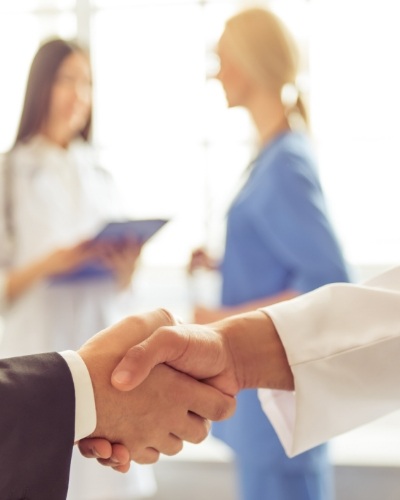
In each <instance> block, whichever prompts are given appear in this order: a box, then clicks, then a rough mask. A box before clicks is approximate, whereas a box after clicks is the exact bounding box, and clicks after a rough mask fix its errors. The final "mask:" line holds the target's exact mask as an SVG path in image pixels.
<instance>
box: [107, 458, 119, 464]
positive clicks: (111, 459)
mask: <svg viewBox="0 0 400 500" xmlns="http://www.w3.org/2000/svg"><path fill="white" fill-rule="evenodd" d="M109 460H110V462H111V463H112V464H115V465H120V462H119V460H117V459H115V458H113V457H110V459H109Z"/></svg>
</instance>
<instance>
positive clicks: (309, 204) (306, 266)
mask: <svg viewBox="0 0 400 500" xmlns="http://www.w3.org/2000/svg"><path fill="white" fill-rule="evenodd" d="M268 182H269V186H268V189H269V190H270V192H269V196H265V197H264V198H260V200H259V201H258V203H256V204H255V205H254V208H255V210H254V214H253V215H254V217H255V218H256V219H257V218H260V217H262V218H263V221H262V222H261V221H260V222H259V223H256V224H255V226H256V228H257V230H258V231H260V235H261V237H262V238H265V239H266V244H268V245H269V246H270V247H271V248H272V249H273V251H274V252H275V254H276V256H277V258H278V259H279V260H280V261H281V262H282V263H283V264H284V265H285V267H286V268H287V269H289V271H290V275H291V284H290V288H292V289H293V290H295V291H297V292H300V293H304V292H308V291H311V290H313V289H314V288H317V287H319V286H322V285H324V284H326V283H331V282H339V281H340V282H342V281H344V282H346V281H349V276H348V272H347V269H346V264H345V262H344V259H343V256H342V253H341V250H340V247H339V244H338V241H337V239H336V237H335V234H334V231H333V228H332V225H331V223H330V222H329V220H328V216H327V213H326V207H325V202H324V198H323V193H322V190H321V187H320V184H319V181H318V178H317V175H316V173H315V172H314V170H313V167H312V166H311V165H309V164H308V163H307V161H306V160H304V159H302V158H300V157H297V156H295V155H291V154H288V153H286V154H282V155H281V157H280V158H279V161H278V162H277V163H276V164H275V165H274V166H273V168H271V170H270V175H269V179H268Z"/></svg>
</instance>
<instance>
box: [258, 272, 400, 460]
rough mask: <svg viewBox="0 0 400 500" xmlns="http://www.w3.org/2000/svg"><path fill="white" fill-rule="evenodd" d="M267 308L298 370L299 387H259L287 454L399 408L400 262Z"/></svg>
mask: <svg viewBox="0 0 400 500" xmlns="http://www.w3.org/2000/svg"><path fill="white" fill-rule="evenodd" d="M262 310H263V311H265V312H266V313H267V314H268V315H269V316H270V317H271V319H272V321H273V322H274V324H275V327H276V329H277V331H278V334H279V336H280V338H281V341H282V343H283V346H284V348H285V351H286V354H287V357H288V360H289V364H290V367H291V369H292V372H293V375H294V382H295V391H294V392H284V391H276V390H267V389H259V391H258V394H259V398H260V401H261V404H262V407H263V410H264V412H265V413H266V415H267V416H268V418H269V420H270V421H271V423H272V425H273V426H274V428H275V430H276V432H277V434H278V436H279V438H280V440H281V442H282V445H283V447H284V449H285V451H286V453H287V455H288V456H294V455H297V454H298V453H301V452H303V451H305V450H307V449H309V448H312V447H314V446H316V445H318V444H321V443H323V442H325V441H327V440H329V439H330V438H333V437H334V436H337V435H339V434H341V433H344V432H347V431H349V430H351V429H354V428H355V427H358V426H360V425H363V424H366V423H368V422H370V421H372V420H375V419H377V418H379V417H382V416H384V415H386V414H388V413H390V412H392V411H395V410H398V409H399V408H400V361H399V360H400V267H397V268H395V269H392V270H390V271H387V272H386V273H384V274H382V275H381V276H379V277H378V278H375V279H373V280H371V281H369V282H367V283H365V284H364V285H352V284H333V285H326V286H324V287H322V288H319V289H317V290H315V291H313V292H310V293H307V294H305V295H302V296H300V297H297V298H296V299H293V300H290V301H287V302H281V303H279V304H275V305H273V306H270V307H267V308H265V309H262Z"/></svg>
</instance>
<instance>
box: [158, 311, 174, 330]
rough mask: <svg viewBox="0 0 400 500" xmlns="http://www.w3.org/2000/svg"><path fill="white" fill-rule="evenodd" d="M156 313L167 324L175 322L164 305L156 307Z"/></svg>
mask: <svg viewBox="0 0 400 500" xmlns="http://www.w3.org/2000/svg"><path fill="white" fill-rule="evenodd" d="M157 313H158V314H159V315H160V316H161V317H162V318H163V319H165V321H166V322H167V324H168V325H170V326H171V325H175V324H176V320H175V316H174V315H173V314H172V313H171V311H169V310H168V309H165V308H164V307H160V308H159V309H157Z"/></svg>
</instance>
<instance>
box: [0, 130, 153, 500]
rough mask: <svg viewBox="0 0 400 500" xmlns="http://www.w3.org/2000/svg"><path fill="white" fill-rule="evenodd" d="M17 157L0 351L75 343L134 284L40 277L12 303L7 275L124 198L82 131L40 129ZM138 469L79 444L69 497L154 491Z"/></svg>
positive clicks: (80, 232) (85, 232) (102, 217)
mask: <svg viewBox="0 0 400 500" xmlns="http://www.w3.org/2000/svg"><path fill="white" fill-rule="evenodd" d="M10 165H11V173H10V175H9V176H8V181H7V179H6V176H5V175H4V169H3V171H2V174H3V175H1V177H0V178H1V183H0V193H1V195H0V199H4V200H5V201H7V199H9V200H10V206H11V208H10V209H9V210H7V208H6V207H5V206H3V207H0V208H2V210H0V214H1V217H0V241H1V242H2V243H1V246H0V265H1V268H0V304H1V309H2V315H3V319H4V334H3V339H2V342H1V344H0V356H1V357H10V356H15V355H24V354H32V353H35V352H45V351H61V350H64V349H76V348H78V347H79V346H80V345H82V343H84V342H85V340H87V339H88V338H89V337H91V336H92V335H93V334H95V333H96V332H98V331H99V330H102V329H103V328H105V327H106V326H108V325H110V324H111V323H114V322H115V321H117V320H119V319H121V317H123V316H124V315H125V314H127V313H128V312H129V310H131V308H132V301H131V297H130V294H129V292H124V293H121V292H120V291H119V290H118V289H117V287H116V284H115V282H114V281H113V280H112V279H108V278H107V279H96V280H91V281H89V280H88V281H82V282H75V283H69V284H65V283H64V284H54V283H51V282H50V281H49V282H41V283H37V284H35V285H34V286H32V287H31V288H30V289H29V290H27V291H26V292H25V293H24V294H23V295H21V296H20V297H19V298H18V299H17V300H16V301H15V302H14V303H13V304H11V305H9V304H7V301H6V298H5V293H4V283H5V279H6V275H7V272H8V270H9V269H10V267H15V268H18V267H19V266H23V265H25V264H27V263H29V262H31V261H33V260H34V259H36V258H39V257H41V256H43V255H46V254H47V253H49V252H51V251H52V250H54V249H56V248H60V247H64V246H67V245H72V244H75V243H78V242H79V241H81V240H83V239H86V238H89V237H91V236H93V235H94V234H96V232H97V231H98V230H99V229H100V228H101V227H102V226H103V224H105V223H106V222H108V221H110V220H112V219H120V218H121V217H122V216H123V209H122V206H121V203H120V202H119V201H118V196H117V193H116V191H115V187H114V185H113V183H112V180H111V177H110V175H109V174H107V173H106V172H105V171H104V170H102V169H99V168H96V162H95V157H94V152H93V149H92V148H91V147H90V146H89V145H88V144H87V143H86V142H85V141H83V140H81V139H76V140H74V141H73V142H72V144H71V145H70V147H69V148H68V149H67V150H64V149H62V148H59V147H57V146H55V145H53V144H51V143H49V142H48V141H47V140H46V139H45V138H43V137H40V136H37V137H35V138H33V139H32V140H30V141H29V142H28V143H26V144H20V145H18V146H17V147H16V148H15V150H14V151H13V153H12V154H11V156H10ZM6 190H7V193H6ZM5 205H6V203H5ZM9 221H11V224H9ZM8 226H10V227H8ZM134 469H135V468H134ZM139 469H140V470H141V469H143V467H139V466H138V468H136V469H135V470H134V472H133V473H132V474H128V475H121V474H117V473H115V472H114V471H111V470H105V468H104V467H101V466H100V465H99V464H97V462H96V461H95V460H92V461H89V460H87V459H83V458H82V457H80V456H79V454H78V453H77V452H76V451H74V458H73V461H72V469H71V483H70V494H69V495H70V496H69V498H71V499H73V500H81V499H82V500H89V499H90V500H92V499H103V498H104V499H105V498H106V499H107V500H109V499H115V500H117V499H118V500H120V499H125V498H134V497H135V496H134V495H135V494H136V493H152V492H154V478H153V476H152V471H151V469H149V468H146V469H144V472H143V474H144V476H146V477H148V480H147V481H146V480H144V479H143V474H142V478H141V482H142V483H144V484H142V487H139V488H138V481H137V480H133V475H134V474H135V473H136V475H137V471H138V470H139Z"/></svg>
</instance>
